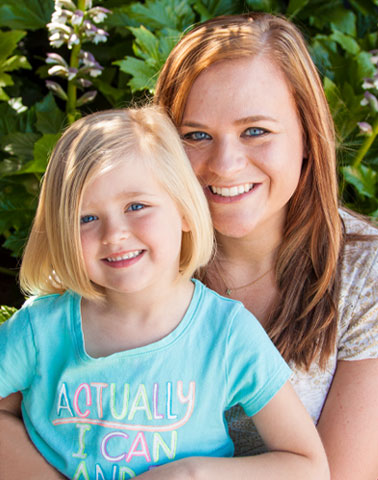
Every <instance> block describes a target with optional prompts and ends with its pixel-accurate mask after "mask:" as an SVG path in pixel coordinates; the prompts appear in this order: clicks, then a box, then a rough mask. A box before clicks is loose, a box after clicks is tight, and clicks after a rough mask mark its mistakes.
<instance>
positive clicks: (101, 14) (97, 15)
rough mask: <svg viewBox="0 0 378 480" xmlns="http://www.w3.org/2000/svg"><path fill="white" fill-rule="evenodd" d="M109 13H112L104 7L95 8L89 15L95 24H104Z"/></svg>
mask: <svg viewBox="0 0 378 480" xmlns="http://www.w3.org/2000/svg"><path fill="white" fill-rule="evenodd" d="M109 13H112V12H111V11H110V10H108V9H107V8H104V7H94V8H91V9H90V10H89V11H88V15H89V16H90V17H91V19H92V20H93V21H94V22H95V23H101V22H103V21H104V20H105V18H106V17H107V15H109Z"/></svg>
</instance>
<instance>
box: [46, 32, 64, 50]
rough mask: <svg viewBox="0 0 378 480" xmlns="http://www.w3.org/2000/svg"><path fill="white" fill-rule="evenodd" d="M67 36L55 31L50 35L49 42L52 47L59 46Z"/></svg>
mask: <svg viewBox="0 0 378 480" xmlns="http://www.w3.org/2000/svg"><path fill="white" fill-rule="evenodd" d="M65 40H66V38H65V35H62V34H61V33H60V32H55V33H53V34H52V35H50V37H49V42H50V45H51V46H52V47H55V48H59V47H61V46H62V45H63V43H64V42H65Z"/></svg>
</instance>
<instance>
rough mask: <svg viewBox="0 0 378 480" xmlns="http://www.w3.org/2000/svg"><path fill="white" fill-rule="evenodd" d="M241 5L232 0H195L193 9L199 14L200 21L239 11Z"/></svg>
mask: <svg viewBox="0 0 378 480" xmlns="http://www.w3.org/2000/svg"><path fill="white" fill-rule="evenodd" d="M241 8H242V7H241V6H240V5H238V2H235V1H233V0H202V1H201V0H197V1H196V2H194V3H193V9H194V10H195V11H196V12H198V13H199V14H200V15H201V19H200V20H201V22H203V21H204V20H207V19H209V18H212V17H217V16H219V15H231V14H233V13H240V11H241Z"/></svg>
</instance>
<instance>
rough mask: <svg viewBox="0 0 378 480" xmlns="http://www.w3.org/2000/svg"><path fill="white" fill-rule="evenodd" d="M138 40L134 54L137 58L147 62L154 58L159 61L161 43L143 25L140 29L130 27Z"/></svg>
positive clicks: (134, 47)
mask: <svg viewBox="0 0 378 480" xmlns="http://www.w3.org/2000/svg"><path fill="white" fill-rule="evenodd" d="M129 28H130V30H131V32H132V33H133V35H134V36H135V38H136V41H135V43H134V45H133V50H134V53H135V55H136V56H137V57H141V58H144V59H145V60H147V59H149V58H153V59H154V60H156V61H158V60H159V41H158V39H157V38H156V37H155V35H154V34H153V33H152V32H150V31H149V30H147V28H145V27H144V26H143V25H142V26H141V27H139V28H134V27H129Z"/></svg>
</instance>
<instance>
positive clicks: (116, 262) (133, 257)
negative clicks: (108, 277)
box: [102, 250, 145, 268]
mask: <svg viewBox="0 0 378 480" xmlns="http://www.w3.org/2000/svg"><path fill="white" fill-rule="evenodd" d="M144 253H145V250H134V251H131V252H126V253H119V254H116V255H111V256H109V257H105V258H103V259H102V262H104V263H105V264H106V265H108V266H109V267H112V268H124V267H129V266H131V265H133V264H134V263H136V262H138V261H139V260H140V259H141V258H142V256H143V255H144Z"/></svg>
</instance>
